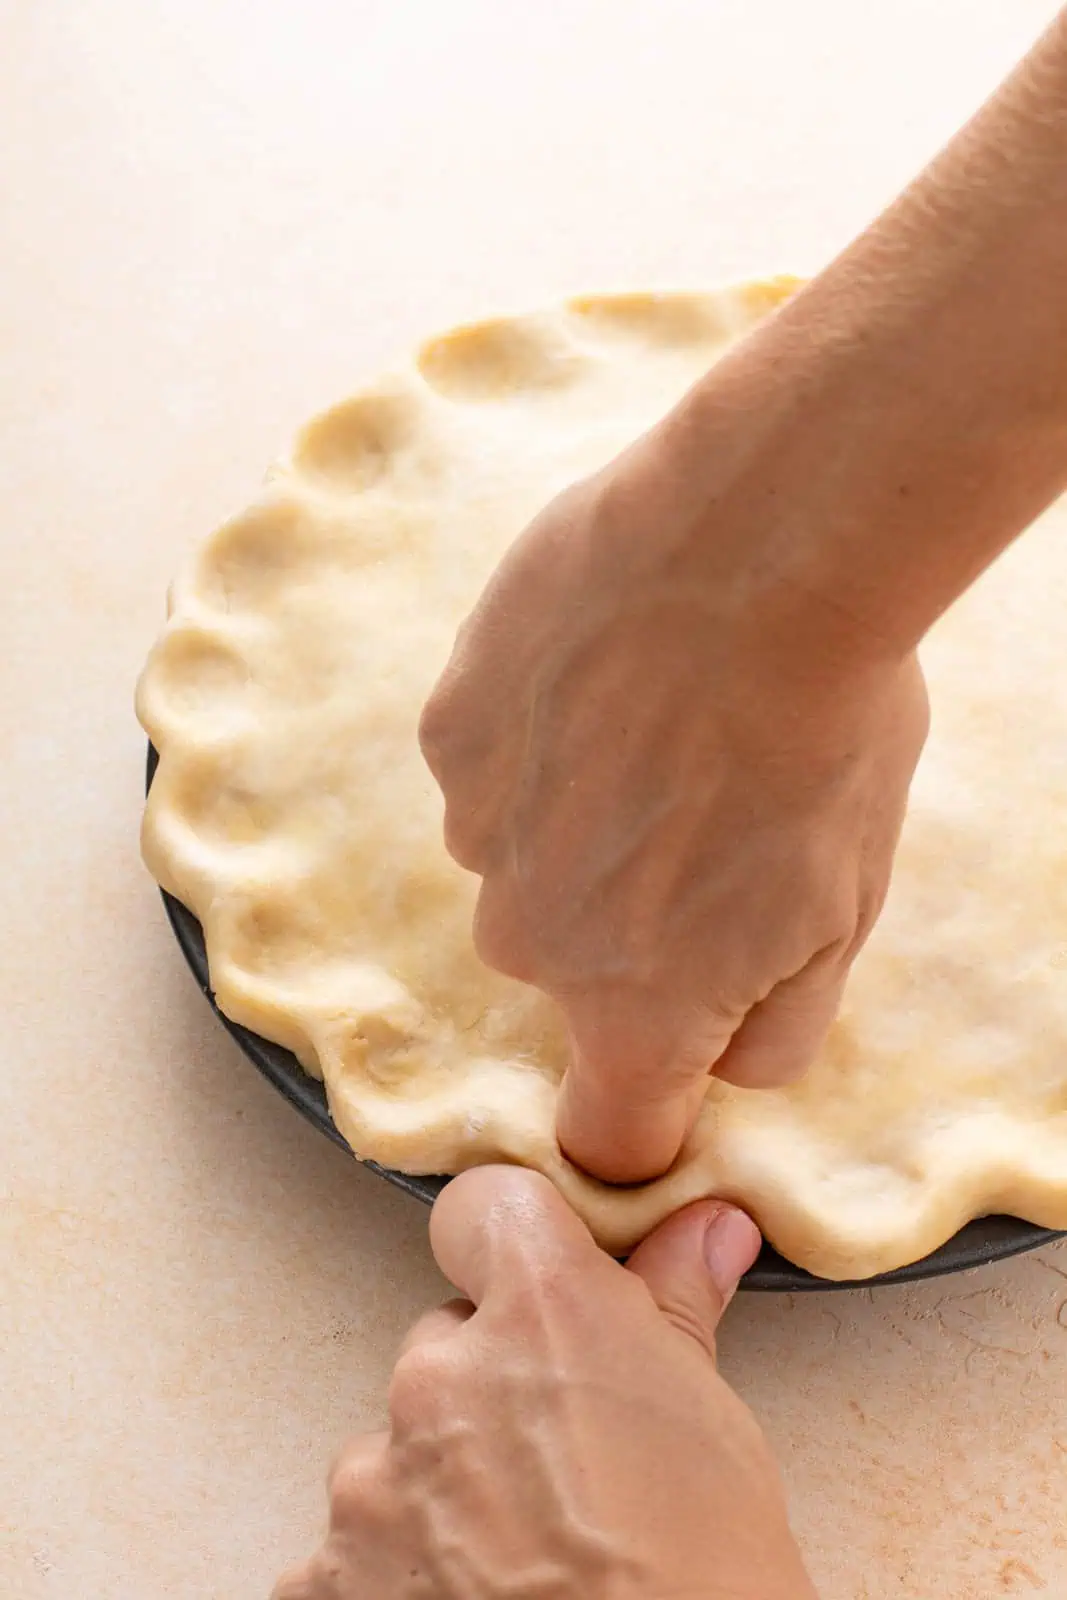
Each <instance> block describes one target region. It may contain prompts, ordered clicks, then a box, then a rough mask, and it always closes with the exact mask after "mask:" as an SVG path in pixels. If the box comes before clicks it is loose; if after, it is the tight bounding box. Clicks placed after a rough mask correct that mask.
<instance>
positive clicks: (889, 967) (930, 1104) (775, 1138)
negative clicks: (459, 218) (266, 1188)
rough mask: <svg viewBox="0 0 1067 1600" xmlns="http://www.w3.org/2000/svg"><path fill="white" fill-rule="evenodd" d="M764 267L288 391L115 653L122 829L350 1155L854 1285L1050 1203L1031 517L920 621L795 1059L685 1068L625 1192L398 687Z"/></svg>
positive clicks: (1046, 889) (1063, 1183) (1050, 750)
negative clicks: (124, 714) (258, 490)
mask: <svg viewBox="0 0 1067 1600" xmlns="http://www.w3.org/2000/svg"><path fill="white" fill-rule="evenodd" d="M795 285H796V280H792V279H775V280H772V281H768V282H760V283H755V284H745V285H740V286H736V287H733V288H729V289H724V290H719V291H715V292H711V293H704V294H700V293H698V294H659V295H657V294H630V295H606V296H589V297H585V298H581V299H577V300H572V301H570V302H568V303H567V304H566V305H564V306H562V307H560V308H558V309H557V310H554V311H550V312H547V313H544V314H541V315H537V316H532V317H516V318H507V319H500V320H496V321H492V322H485V323H481V324H479V325H476V326H471V327H465V328H460V329H458V330H456V331H455V332H452V333H449V334H446V335H444V336H443V337H441V338H438V339H436V340H433V341H431V342H430V343H428V344H427V345H425V346H423V348H422V350H421V351H420V352H419V353H418V356H417V358H416V360H415V362H414V363H413V364H412V365H411V366H409V367H407V368H405V369H402V370H399V371H397V372H395V373H394V374H392V375H391V376H389V377H387V378H385V379H383V380H382V381H381V382H379V383H378V384H377V385H375V386H373V387H372V388H370V389H368V390H366V391H365V392H362V393H359V394H356V395H355V396H353V397H352V398H350V399H348V400H345V401H342V402H341V403H340V404H339V405H337V406H334V407H333V408H332V409H331V410H329V411H327V412H325V413H324V414H323V415H321V416H319V417H316V418H315V419H314V420H313V421H312V422H311V423H309V424H308V426H307V427H305V428H304V429H303V431H302V432H301V433H300V435H299V436H298V438H297V440H296V443H295V445H294V448H293V450H292V453H291V454H290V456H289V457H288V458H286V459H285V460H283V461H281V462H280V463H279V464H278V465H277V466H276V467H275V468H274V469H273V470H272V472H271V473H270V475H269V478H268V481H267V485H266V487H265V489H264V491H263V493H262V494H261V496H260V497H259V499H258V500H257V501H256V502H255V503H254V504H253V506H252V507H251V508H250V509H249V510H248V511H246V512H244V513H243V514H242V515H240V516H238V517H236V518H235V519H233V520H232V521H230V522H227V523H225V524H224V525H223V526H222V527H221V528H219V529H217V530H216V531H215V532H214V533H213V534H212V535H211V536H210V537H209V538H208V539H206V540H205V541H204V542H203V543H202V544H201V545H200V546H199V548H198V549H197V550H196V551H195V552H194V554H193V556H192V559H191V560H190V561H189V563H188V565H187V567H186V569H185V572H184V574H183V575H182V576H181V577H180V578H179V579H178V580H177V582H176V583H175V584H174V586H173V588H172V592H171V595H170V601H169V609H168V621H167V624H166V628H165V630H164V633H163V635H162V637H161V639H160V640H159V642H158V644H157V645H156V647H155V649H154V650H153V652H152V654H151V657H150V659H149V661H148V664H147V666H146V668H145V671H144V673H143V676H142V679H141V683H140V686H139V691H138V714H139V716H140V719H141V722H142V723H143V725H144V727H145V729H146V731H147V732H148V734H149V735H150V737H151V739H152V741H153V743H154V744H155V746H156V749H157V750H158V752H159V756H160V762H159V767H158V770H157V773H156V776H155V780H154V782H153V785H152V790H151V794H150V796H149V800H148V805H147V809H146V814H145V822H144V831H143V847H144V854H145V859H146V861H147V863H148V866H149V867H150V869H151V871H152V872H153V874H154V876H155V877H156V878H157V880H158V881H159V883H160V884H161V885H162V886H163V887H164V888H165V889H167V890H168V891H169V892H170V893H171V894H173V895H175V896H176V897H177V898H178V899H179V900H181V901H182V902H183V903H184V904H185V905H186V906H188V907H189V909H190V910H191V911H192V912H193V913H194V914H195V915H196V916H197V917H198V918H199V920H200V922H201V924H202V926H203V929H204V936H205V940H206V944H207V952H208V959H209V962H210V968H211V981H212V984H213V987H214V990H215V994H216V998H217V1001H218V1004H219V1005H220V1007H221V1009H222V1010H223V1011H224V1012H225V1013H226V1015H227V1016H228V1017H231V1018H232V1019H233V1020H234V1021H236V1022H239V1023H242V1024H243V1025H244V1026H245V1027H247V1028H250V1029H253V1030H254V1031H255V1032H257V1033H259V1034H262V1035H264V1036H265V1037H266V1038H268V1039H272V1040H275V1041H276V1042H278V1043H279V1044H282V1045H285V1046H287V1047H288V1048H289V1049H291V1050H293V1051H294V1052H295V1053H296V1055H297V1056H298V1057H299V1059H300V1061H301V1062H302V1064H303V1065H304V1067H305V1069H306V1070H307V1071H308V1072H310V1073H313V1074H314V1075H316V1076H321V1077H322V1078H323V1079H324V1080H325V1084H326V1090H327V1094H328V1096H329V1103H330V1108H331V1111H332V1114H333V1117H334V1120H335V1121H336V1123H337V1125H338V1127H339V1128H340V1130H341V1132H342V1133H343V1134H344V1136H345V1138H346V1139H347V1140H348V1141H349V1143H350V1144H351V1145H352V1147H353V1149H354V1150H355V1151H356V1153H357V1154H358V1155H360V1156H364V1157H369V1158H373V1159H374V1160H376V1161H379V1162H381V1163H383V1164H385V1165H387V1166H391V1167H396V1168H399V1169H401V1170H403V1171H406V1172H421V1173H434V1172H456V1171H459V1170H461V1169H463V1168H464V1167H468V1166H471V1165H474V1164H477V1163H480V1162H485V1161H491V1160H496V1159H505V1160H509V1161H516V1162H520V1163H523V1164H525V1165H528V1166H531V1167H536V1168H538V1169H540V1170H541V1171H543V1172H545V1173H547V1174H548V1175H549V1176H550V1177H551V1178H552V1179H553V1180H554V1181H555V1182H556V1183H557V1184H558V1186H559V1188H560V1189H561V1190H562V1191H563V1193H564V1194H565V1195H566V1197H567V1198H568V1200H569V1201H570V1202H571V1203H572V1204H573V1206H574V1207H575V1209H576V1210H577V1211H578V1212H580V1214H581V1215H582V1216H583V1217H584V1218H585V1219H586V1221H587V1222H588V1223H589V1225H590V1227H591V1228H592V1230H593V1232H594V1233H595V1235H596V1237H597V1238H598V1239H599V1240H600V1242H601V1243H602V1244H603V1245H604V1246H606V1247H607V1248H608V1249H610V1250H613V1251H616V1252H621V1251H623V1250H626V1249H628V1248H629V1247H630V1246H632V1245H633V1244H634V1243H635V1242H636V1241H637V1240H638V1239H640V1238H641V1237H642V1236H643V1235H644V1234H645V1233H647V1232H648V1230H649V1229H650V1228H652V1227H653V1226H654V1225H655V1224H656V1223H657V1222H659V1221H660V1220H661V1219H662V1218H663V1217H664V1216H666V1215H667V1214H669V1213H670V1212H671V1211H673V1210H674V1209H676V1208H677V1207H678V1206H680V1205H682V1204H684V1203H686V1202H687V1201H689V1200H692V1199H695V1198H697V1197H699V1196H702V1195H706V1194H709V1193H712V1192H714V1193H716V1194H719V1195H722V1196H724V1197H727V1198H730V1199H733V1200H736V1201H737V1202H739V1203H740V1204H742V1205H744V1206H745V1207H746V1208H747V1209H748V1210H749V1211H750V1212H751V1213H752V1214H753V1216H755V1218H756V1219H757V1221H758V1222H759V1224H760V1226H761V1228H762V1229H763V1231H764V1233H765V1234H766V1236H767V1237H768V1239H769V1240H770V1241H771V1242H772V1243H773V1244H774V1245H775V1247H776V1248H777V1249H778V1250H780V1251H781V1252H782V1253H783V1254H784V1255H786V1256H788V1257H789V1258H790V1259H792V1260H793V1261H795V1262H797V1263H798V1264H799V1265H801V1266H803V1267H806V1268H808V1269H809V1270H810V1271H812V1272H814V1273H817V1274H819V1275H821V1276H824V1277H827V1278H858V1277H865V1276H868V1275H871V1274H874V1273H878V1272H882V1271H886V1270H889V1269H891V1268H894V1267H898V1266H901V1265H903V1264H904V1263H906V1262H909V1261H912V1260H915V1259H917V1258H918V1257H919V1256H922V1255H925V1254H926V1253H927V1252H929V1251H930V1250H933V1249H935V1248H936V1247H937V1246H938V1245H940V1244H942V1243H943V1242H944V1241H945V1240H946V1239H947V1238H949V1237H950V1236H951V1235H952V1234H953V1233H954V1232H955V1231H956V1230H957V1229H958V1228H959V1227H960V1226H962V1224H963V1223H965V1222H966V1221H968V1220H969V1219H970V1218H972V1217H975V1216H979V1215H982V1214H985V1213H989V1212H998V1211H1005V1212H1009V1213H1013V1214H1015V1215H1017V1216H1020V1217H1024V1218H1027V1219H1029V1220H1031V1221H1033V1222H1036V1223H1041V1224H1044V1225H1046V1226H1049V1227H1061V1228H1062V1227H1067V834H1065V830H1064V827H1063V818H1064V817H1065V816H1067V644H1065V642H1064V635H1063V626H1062V617H1063V615H1064V614H1065V612H1067V526H1065V525H1064V523H1065V518H1064V514H1063V509H1062V507H1056V508H1053V510H1052V512H1050V513H1049V514H1048V515H1047V516H1046V517H1045V518H1044V519H1042V521H1041V522H1040V523H1039V524H1037V525H1035V527H1034V528H1033V529H1032V530H1031V531H1030V532H1029V533H1028V534H1027V535H1026V537H1025V538H1024V539H1022V540H1021V541H1020V542H1019V544H1018V545H1017V546H1016V547H1015V548H1013V549H1012V550H1011V551H1010V552H1009V553H1008V554H1007V555H1006V556H1005V557H1003V558H1002V560H1001V561H1000V562H998V563H997V565H996V566H995V567H994V568H993V569H992V571H991V572H990V573H989V574H988V575H987V576H986V577H985V578H984V579H983V580H982V581H981V582H980V583H979V584H978V585H977V586H976V588H975V589H974V590H973V591H971V593H969V594H968V595H967V596H965V598H964V599H963V600H962V601H961V602H960V603H959V605H958V606H956V607H955V608H954V609H953V611H952V612H951V613H950V614H949V616H948V617H946V618H945V619H944V620H943V621H942V623H941V624H939V626H938V628H937V629H936V630H935V631H934V633H933V635H932V636H931V638H930V639H929V641H928V643H927V647H926V650H925V652H924V658H925V664H926V667H927V672H928V676H929V679H930V684H931V692H932V698H933V706H934V729H933V733H932V736H931V740H930V744H929V746H928V748H927V751H926V753H925V754H924V757H923V760H922V763H921V765H920V769H919V773H918V775H917V778H916V782H915V787H914V792H913V800H912V807H911V811H910V813H909V817H908V821H907V824H906V827H905V832H904V837H903V840H902V843H901V848H900V854H899V858H898V863H897V870H896V874H895V877H894V882H893V887H892V890H891V894H890V898H889V902H888V904H887V906H886V910H885V912H884V914H883V917H882V920H881V922H880V923H879V926H878V928H877V929H876V931H875V934H874V936H873V937H872V939H871V941H870V944H869V945H868V947H867V949H866V950H865V951H864V952H863V954H862V956H861V958H860V960H859V962H858V963H857V965H856V968H855V971H854V973H853V976H852V979H851V981H850V984H849V987H848V991H847V994H846V997H845V1003H844V1006H843V1009H842V1012H841V1015H840V1017H839V1019H838V1021H837V1023H836V1025H835V1027H834V1030H833V1033H832V1035H831V1038H830V1040H829V1042H828V1044H827V1046H826V1048H825V1050H824V1051H823V1053H822V1056H821V1057H820V1059H819V1061H818V1062H817V1063H816V1065H815V1066H814V1067H813V1068H812V1070H811V1072H810V1073H809V1074H808V1076H807V1078H806V1079H805V1080H804V1081H803V1082H802V1083H800V1084H797V1085H795V1086H793V1087H791V1088H789V1089H786V1090H782V1091H774V1092H768V1091H752V1092H745V1091H741V1090H737V1089H732V1088H730V1087H728V1086H725V1085H722V1084H719V1083H717V1082H714V1081H712V1082H711V1083H710V1084H709V1090H708V1098H707V1103H706V1106H705V1109H704V1111H703V1113H702V1116H701V1118H700V1121H699V1123H698V1126H697V1128H696V1131H695V1132H694V1134H693V1136H692V1138H691V1140H690V1141H689V1144H688V1146H687V1147H686V1149H685V1151H684V1152H683V1154H682V1155H681V1157H680V1158H679V1160H678V1161H677V1163H676V1164H675V1166H674V1168H673V1169H672V1170H671V1172H669V1173H668V1174H667V1175H666V1176H665V1177H663V1178H661V1179H659V1180H658V1181H656V1182H654V1183H650V1184H647V1185H645V1186H642V1187H637V1188H632V1189H616V1188H611V1187H609V1186H606V1185H602V1184H599V1183H597V1182H595V1181H593V1180H592V1179H590V1178H589V1177H588V1176H586V1175H585V1174H584V1173H581V1172H579V1171H577V1170H576V1169H575V1168H573V1167H572V1166H570V1165H569V1164H568V1163H567V1162H566V1161H565V1160H564V1159H563V1158H562V1157H561V1155H560V1152H559V1150H558V1147H557V1145H556V1142H555V1139H554V1135H553V1125H554V1116H555V1098H556V1092H557V1086H558V1082H559V1079H560V1076H561V1074H562V1071H563V1069H564V1066H565V1062H566V1048H565V1041H564V1036H563V1031H562V1028H561V1025H560V1021H559V1018H558V1016H557V1014H556V1012H555V1009H554V1007H553V1006H552V1005H551V1004H550V1003H549V1002H548V1001H546V1000H545V999H543V998H542V997H541V996H539V995H538V994H537V993H535V992H534V991H532V990H530V989H527V988H525V987H524V986H522V985H520V984H517V983H515V982H513V981H511V980H510V979H505V978H502V977H499V976H498V975H496V974H495V973H492V972H489V971H488V970H487V969H486V968H485V967H483V966H482V965H481V963H480V962H479V961H478V959H477V957H476V956H475V954H474V950H473V946H472V943H471V937H470V926H471V914H472V910H473V906H474V899H475V891H476V882H475V880H474V879H473V878H472V877H471V876H469V875H468V874H467V873H465V872H463V871H462V870H461V869H460V868H458V867H457V866H455V864H454V863H453V862H452V861H451V860H450V859H449V858H448V856H447V855H446V853H445V850H444V846H443V843H442V835H441V817H442V803H441V799H440V796H439V794H438V792H437V790H436V787H435V785H434V784H433V782H432V780H431V778H430V776H429V774H428V772H427V771H426V769H425V767H424V765H423V763H422V761H421V758H420V756H419V753H418V748H417V743H416V725H417V719H418V714H419V710H420V708H421V705H422V703H423V701H424V699H425V697H426V695H427V693H428V692H429V690H430V688H431V687H432V685H433V683H434V681H435V679H436V677H437V674H438V672H439V671H440V669H441V667H442V666H443V665H444V663H445V661H446V659H447V657H448V654H449V650H450V648H451V644H452V640H453V636H454V633H455V630H456V627H457V625H458V624H459V622H460V621H461V620H462V618H463V617H464V616H465V614H466V613H467V611H468V610H469V609H470V607H471V605H472V604H473V602H474V600H475V599H476V598H477V596H478V594H479V592H480V590H481V588H482V586H483V584H484V582H485V580H486V578H487V577H488V576H489V574H490V572H491V571H492V569H493V567H494V566H495V564H496V562H497V560H498V558H499V557H500V555H501V554H502V553H503V551H504V549H505V548H506V546H507V545H508V544H509V542H510V541H511V539H512V538H513V537H514V536H515V535H516V534H517V533H518V532H519V531H520V530H521V529H522V528H523V526H524V525H525V524H526V522H527V521H528V520H529V519H530V517H531V516H532V515H533V514H534V513H535V512H536V511H537V510H539V509H540V507H541V506H542V505H543V504H544V503H545V502H547V501H548V500H549V499H550V498H551V496H552V495H553V494H554V493H555V492H556V491H558V490H559V489H562V488H563V487H565V486H566V485H567V484H569V483H571V482H573V481H574V480H575V479H576V478H578V477H581V476H583V475H584V474H586V473H588V472H590V471H592V470H594V469H595V468H597V467H599V466H600V465H602V464H603V463H604V462H606V461H607V460H609V459H611V457H612V456H614V455H615V454H616V453H617V452H618V451H619V450H620V449H621V448H622V447H623V446H624V445H625V444H627V443H628V442H629V441H630V440H631V439H633V438H634V437H636V436H637V435H638V434H639V433H640V432H641V431H643V430H644V429H645V428H647V427H648V426H649V425H650V424H651V423H652V422H654V421H655V420H656V419H657V418H658V417H659V416H661V415H662V414H663V413H664V411H666V410H667V408H668V407H669V406H670V405H671V404H672V403H673V402H674V401H675V400H676V399H677V398H678V397H679V396H680V395H681V394H682V393H683V392H684V391H685V389H686V388H687V387H688V386H689V385H690V384H691V383H692V382H693V381H694V380H695V379H696V378H697V377H698V376H699V375H700V374H701V373H702V372H703V371H705V370H706V368H707V367H708V365H709V364H710V363H711V362H712V361H713V360H714V359H715V358H716V356H717V355H719V354H720V353H721V352H722V351H723V350H724V349H725V348H726V347H727V345H728V344H729V343H730V342H731V341H732V340H734V339H736V338H737V337H738V336H739V335H741V334H743V333H744V332H745V331H746V330H747V329H748V328H749V327H751V326H752V325H753V324H754V323H755V322H756V321H757V320H758V319H759V318H760V317H762V316H763V315H765V314H766V313H767V312H768V311H770V310H772V309H773V307H774V306H775V305H776V304H777V303H778V302H779V301H780V300H781V299H783V298H784V297H785V296H787V295H788V294H789V293H790V292H791V291H792V289H793V288H794V287H795Z"/></svg>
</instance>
